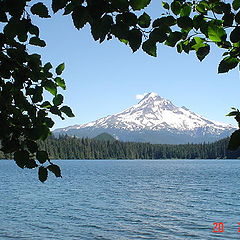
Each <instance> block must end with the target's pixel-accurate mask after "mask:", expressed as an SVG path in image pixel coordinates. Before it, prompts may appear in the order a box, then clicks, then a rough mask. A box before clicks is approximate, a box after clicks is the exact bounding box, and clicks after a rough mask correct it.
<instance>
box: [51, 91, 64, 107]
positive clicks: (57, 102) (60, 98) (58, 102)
mask: <svg viewBox="0 0 240 240" xmlns="http://www.w3.org/2000/svg"><path fill="white" fill-rule="evenodd" d="M62 103H63V95H61V94H57V95H56V96H55V97H54V98H53V104H54V105H55V106H59V105H61V104H62Z"/></svg>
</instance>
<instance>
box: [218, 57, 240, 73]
mask: <svg viewBox="0 0 240 240" xmlns="http://www.w3.org/2000/svg"><path fill="white" fill-rule="evenodd" d="M238 64H239V60H238V59H237V58H235V57H231V56H230V57H225V58H224V59H223V60H222V61H221V62H220V64H219V66H218V73H226V72H228V71H229V70H231V69H233V68H235V67H236V66H237V65H238Z"/></svg>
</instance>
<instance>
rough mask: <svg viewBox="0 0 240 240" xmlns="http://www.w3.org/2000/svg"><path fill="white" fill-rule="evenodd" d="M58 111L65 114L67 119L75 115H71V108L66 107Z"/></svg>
mask: <svg viewBox="0 0 240 240" xmlns="http://www.w3.org/2000/svg"><path fill="white" fill-rule="evenodd" d="M60 111H61V112H63V113H65V114H66V115H67V116H68V117H75V115H74V114H73V112H72V110H71V108H70V107H68V106H63V107H61V108H60Z"/></svg>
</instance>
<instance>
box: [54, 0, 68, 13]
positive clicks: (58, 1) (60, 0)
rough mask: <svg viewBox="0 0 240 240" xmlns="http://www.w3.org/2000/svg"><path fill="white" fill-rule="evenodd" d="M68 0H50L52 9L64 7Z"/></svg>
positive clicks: (55, 10) (56, 9)
mask: <svg viewBox="0 0 240 240" xmlns="http://www.w3.org/2000/svg"><path fill="white" fill-rule="evenodd" d="M67 2H68V0H52V10H53V12H54V13H55V12H57V11H58V10H60V9H62V8H64V7H65V6H66V5H67Z"/></svg>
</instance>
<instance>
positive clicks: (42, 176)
mask: <svg viewBox="0 0 240 240" xmlns="http://www.w3.org/2000/svg"><path fill="white" fill-rule="evenodd" d="M47 178H48V171H47V169H46V168H45V167H42V166H41V167H39V169H38V179H39V180H40V181H41V182H42V183H43V182H45V181H46V180H47Z"/></svg>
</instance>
